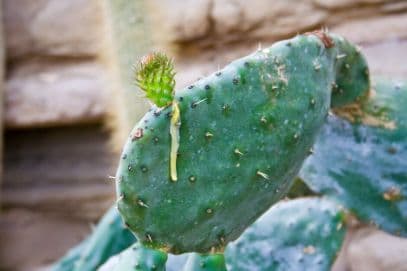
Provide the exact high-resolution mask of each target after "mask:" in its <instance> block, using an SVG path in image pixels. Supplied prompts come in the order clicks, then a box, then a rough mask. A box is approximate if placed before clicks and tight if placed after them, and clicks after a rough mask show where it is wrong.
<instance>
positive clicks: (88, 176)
mask: <svg viewBox="0 0 407 271" xmlns="http://www.w3.org/2000/svg"><path fill="white" fill-rule="evenodd" d="M126 5H127V6H126ZM124 6H126V8H125V9H124V8H123V7H124ZM1 17H2V19H1V24H2V26H1V28H2V30H3V31H2V35H1V38H0V47H1V48H0V61H1V62H2V63H3V64H4V65H2V66H1V69H0V75H1V74H4V77H3V79H2V82H1V84H0V86H1V94H2V97H3V104H4V108H3V112H2V114H1V115H2V116H3V124H4V128H3V134H4V137H3V138H4V140H3V157H2V158H3V162H2V165H3V178H2V182H1V196H0V201H1V208H2V210H1V212H0V270H5V271H23V270H24V271H28V270H36V269H39V268H42V267H44V266H47V265H48V264H50V263H52V262H53V261H54V260H55V259H57V258H58V257H60V256H62V255H63V254H64V252H65V251H66V250H67V249H68V248H69V247H71V246H73V245H75V244H76V243H77V242H79V241H80V240H81V239H82V238H83V237H84V236H86V234H88V233H89V232H90V230H91V226H92V223H95V222H96V221H97V219H98V218H99V217H100V215H101V214H102V213H103V212H104V211H105V210H106V209H107V208H108V206H110V205H111V204H112V202H113V200H114V188H113V186H112V183H111V182H109V175H114V173H115V166H116V162H117V161H116V160H117V149H118V146H120V145H121V144H122V142H123V140H124V138H125V136H126V134H127V132H128V129H129V128H130V127H131V126H132V125H133V124H134V123H135V122H136V121H137V119H138V117H140V116H141V115H142V114H143V112H145V110H146V109H147V108H148V103H147V102H146V101H145V100H144V99H143V98H140V97H139V96H140V95H141V93H140V92H139V91H138V90H137V89H136V87H135V86H134V85H133V84H132V78H131V65H132V63H134V62H135V61H136V59H137V58H138V57H139V56H141V55H142V54H144V53H147V52H150V51H152V50H162V51H165V52H167V53H168V54H170V55H171V56H172V57H174V58H175V63H176V68H177V86H178V88H180V87H183V86H185V85H186V84H188V83H190V82H193V81H194V80H196V79H197V78H199V77H201V76H205V75H206V74H209V73H210V72H212V71H214V70H216V69H217V68H218V67H221V66H223V65H225V64H226V63H227V62H229V61H230V60H232V59H234V58H236V57H240V56H243V55H245V54H247V53H249V52H251V51H253V50H255V49H257V47H258V46H259V45H261V46H263V47H265V46H267V45H269V44H271V43H272V42H273V41H276V40H279V39H283V38H288V37H291V36H293V35H295V34H297V33H302V32H305V31H309V30H313V29H318V28H321V27H327V28H328V29H329V30H330V31H333V32H336V33H339V34H342V35H344V36H345V37H347V38H348V39H349V40H351V41H353V42H356V43H358V44H359V45H360V46H361V48H362V52H363V53H364V54H365V55H366V56H367V58H368V61H369V64H370V66H371V70H372V74H373V75H376V76H379V75H388V76H391V77H396V78H401V77H403V78H406V77H407V64H406V63H407V1H405V0H387V1H386V0H301V1H297V0H251V1H246V0H186V1H177V0H149V1H148V0H145V1H139V0H134V1H125V0H116V1H115V0H111V1H108V0H36V1H32V0H3V1H2V6H1ZM3 52H4V53H3ZM130 107H131V110H129V109H128V108H130ZM126 108H127V109H126ZM406 253H407V241H406V240H405V239H404V240H403V239H400V238H397V237H394V236H390V235H388V234H384V233H382V232H380V231H377V230H375V229H372V228H366V227H361V228H355V229H354V230H352V231H351V232H350V233H349V238H348V242H347V245H346V247H345V248H344V249H343V251H342V253H341V256H340V257H339V259H338V261H337V264H336V266H335V270H337V271H359V270H361V271H364V270H366V271H367V270H369V271H375V270H400V271H401V270H404V271H405V270H407V269H406V266H407V263H406V259H405V256H403V255H407V254H406ZM403 268H404V269H403Z"/></svg>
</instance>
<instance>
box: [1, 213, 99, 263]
mask: <svg viewBox="0 0 407 271" xmlns="http://www.w3.org/2000/svg"><path fill="white" fill-rule="evenodd" d="M90 229H91V228H90V224H89V222H86V221H83V220H73V219H71V218H66V217H64V214H63V213H61V215H60V216H51V215H45V214H41V213H38V212H32V211H28V210H24V209H13V210H7V211H2V213H1V216H0V240H1V246H0V270H5V271H9V270H10V271H19V270H26V271H28V270H30V271H32V270H34V269H35V267H36V266H41V265H46V264H50V263H51V262H52V261H53V260H54V259H55V258H57V257H60V256H62V255H63V254H64V253H65V250H66V249H67V248H69V247H71V246H73V245H75V244H77V243H78V242H79V241H80V240H82V239H83V238H84V237H85V236H86V235H87V234H88V233H89V232H90Z"/></svg>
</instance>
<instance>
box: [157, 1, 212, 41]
mask: <svg viewBox="0 0 407 271" xmlns="http://www.w3.org/2000/svg"><path fill="white" fill-rule="evenodd" d="M152 2H154V4H153V5H152V6H154V7H155V8H156V9H158V10H157V12H159V13H160V15H161V16H162V18H161V19H160V23H161V25H159V26H157V29H161V31H162V34H163V35H169V37H168V39H169V40H170V41H177V42H178V41H189V40H194V39H197V38H202V37H204V36H205V34H207V32H208V31H209V27H210V22H209V20H208V18H209V17H208V16H209V11H210V9H211V7H212V1H211V0H185V1H179V0H164V1H163V0H153V1H152ZM167 31H168V32H170V33H166V32H167Z"/></svg>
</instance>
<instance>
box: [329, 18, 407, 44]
mask: <svg viewBox="0 0 407 271" xmlns="http://www.w3.org/2000/svg"><path fill="white" fill-rule="evenodd" d="M406 26H407V13H401V14H394V15H388V16H375V17H370V18H363V19H355V20H350V21H346V20H344V21H343V23H340V24H338V25H336V26H334V27H332V28H331V29H330V30H331V31H332V32H334V33H337V34H340V35H343V36H345V37H346V38H347V39H349V40H351V41H352V42H355V43H375V42H380V41H384V40H397V39H403V38H406V37H407V27H406Z"/></svg>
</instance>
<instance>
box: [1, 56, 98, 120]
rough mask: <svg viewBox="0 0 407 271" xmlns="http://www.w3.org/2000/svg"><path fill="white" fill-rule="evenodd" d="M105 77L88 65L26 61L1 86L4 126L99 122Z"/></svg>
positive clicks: (92, 65)
mask: <svg viewBox="0 0 407 271" xmlns="http://www.w3.org/2000/svg"><path fill="white" fill-rule="evenodd" d="M105 78H106V76H105V75H104V69H103V67H101V66H100V65H99V64H97V63H95V62H91V61H76V60H73V61H68V60H66V61H56V62H54V61H51V62H47V61H42V60H37V61H29V62H26V63H24V64H22V65H21V64H20V65H19V66H18V67H16V68H15V69H14V70H12V71H11V72H10V75H9V78H8V80H7V81H6V85H5V92H6V93H5V111H6V112H5V124H6V126H7V127H15V128H23V127H24V128H26V127H38V126H50V125H61V124H70V123H78V122H90V121H96V120H100V119H101V118H102V117H103V115H104V112H105V102H104V100H105V97H104V95H105V93H106V81H105Z"/></svg>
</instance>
